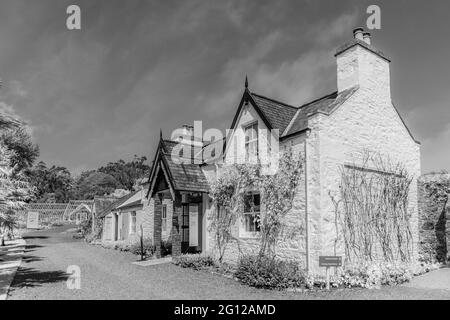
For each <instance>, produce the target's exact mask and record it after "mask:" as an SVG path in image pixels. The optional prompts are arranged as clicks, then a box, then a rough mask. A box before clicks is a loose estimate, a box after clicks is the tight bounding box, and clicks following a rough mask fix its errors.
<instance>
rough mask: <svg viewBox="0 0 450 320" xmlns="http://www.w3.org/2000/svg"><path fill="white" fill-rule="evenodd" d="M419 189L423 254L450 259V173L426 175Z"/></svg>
mask: <svg viewBox="0 0 450 320" xmlns="http://www.w3.org/2000/svg"><path fill="white" fill-rule="evenodd" d="M418 190H419V197H418V201H419V258H420V259H421V260H424V261H432V262H436V261H438V262H446V261H448V260H449V258H450V254H449V249H450V200H449V197H450V174H428V175H423V176H422V177H421V178H420V179H419V181H418Z"/></svg>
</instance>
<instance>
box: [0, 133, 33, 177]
mask: <svg viewBox="0 0 450 320" xmlns="http://www.w3.org/2000/svg"><path fill="white" fill-rule="evenodd" d="M0 139H1V140H2V141H3V143H4V145H5V146H6V148H7V149H8V150H11V151H14V153H13V155H12V157H11V164H12V166H13V167H14V170H15V171H23V170H25V169H28V168H30V167H31V166H32V165H33V163H34V162H35V161H36V159H37V157H38V156H39V147H38V146H37V145H35V144H34V143H33V141H32V140H31V136H30V134H29V133H28V131H27V130H26V128H25V127H24V126H20V127H17V128H14V129H10V130H6V131H4V132H3V134H2V135H1V138H0Z"/></svg>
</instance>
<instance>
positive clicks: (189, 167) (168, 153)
mask: <svg viewBox="0 0 450 320" xmlns="http://www.w3.org/2000/svg"><path fill="white" fill-rule="evenodd" d="M177 144H178V142H175V141H171V140H162V148H163V154H162V156H163V157H164V161H165V162H166V164H167V166H168V170H169V175H170V178H171V181H172V183H173V186H174V188H175V190H180V191H199V192H208V191H209V184H208V181H207V180H206V177H205V175H204V174H203V171H202V169H201V167H200V165H199V164H186V163H179V162H182V161H183V160H186V158H181V157H177V156H175V155H173V154H172V150H173V148H174V147H175V146H176V145H177Z"/></svg>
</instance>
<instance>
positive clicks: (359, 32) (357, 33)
mask: <svg viewBox="0 0 450 320" xmlns="http://www.w3.org/2000/svg"><path fill="white" fill-rule="evenodd" d="M353 37H354V38H355V39H356V40H361V41H364V29H363V28H356V29H355V30H353Z"/></svg>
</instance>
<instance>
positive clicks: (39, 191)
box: [27, 161, 74, 202]
mask: <svg viewBox="0 0 450 320" xmlns="http://www.w3.org/2000/svg"><path fill="white" fill-rule="evenodd" d="M27 175H28V176H29V177H30V180H31V182H32V184H33V185H34V186H35V188H36V197H37V198H38V199H39V201H40V202H46V201H47V197H48V195H49V194H54V195H55V198H56V202H67V201H69V200H70V196H71V192H72V189H73V184H74V182H73V179H72V176H71V174H70V171H69V170H68V169H67V168H65V167H61V166H54V165H53V166H52V167H50V168H47V165H46V164H45V162H43V161H40V162H39V163H38V164H37V165H36V166H35V167H33V168H32V169H30V170H28V172H27Z"/></svg>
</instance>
